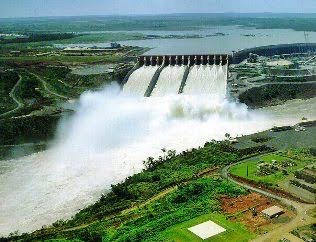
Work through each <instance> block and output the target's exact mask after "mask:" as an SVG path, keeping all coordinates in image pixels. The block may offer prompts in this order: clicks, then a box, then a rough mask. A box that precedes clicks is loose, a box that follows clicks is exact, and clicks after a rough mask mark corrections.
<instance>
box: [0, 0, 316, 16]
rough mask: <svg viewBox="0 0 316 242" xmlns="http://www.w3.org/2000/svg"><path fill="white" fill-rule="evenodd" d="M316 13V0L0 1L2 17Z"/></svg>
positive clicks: (0, 14)
mask: <svg viewBox="0 0 316 242" xmlns="http://www.w3.org/2000/svg"><path fill="white" fill-rule="evenodd" d="M223 12H241V13H258V12H276V13H316V0H0V17H1V18H7V17H40V16H79V15H119V14H120V15H126V14H169V13H223Z"/></svg>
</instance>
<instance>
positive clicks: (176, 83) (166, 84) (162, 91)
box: [151, 65, 187, 96]
mask: <svg viewBox="0 0 316 242" xmlns="http://www.w3.org/2000/svg"><path fill="white" fill-rule="evenodd" d="M186 68H187V66H177V65H176V66H171V65H169V66H167V67H165V68H164V69H163V70H162V71H161V73H160V76H159V78H158V81H157V84H156V86H155V88H154V90H153V92H152V93H151V96H164V95H166V94H178V93H179V88H180V86H181V82H182V80H183V76H184V72H185V70H186Z"/></svg>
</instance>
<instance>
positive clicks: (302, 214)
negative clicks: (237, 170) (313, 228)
mask: <svg viewBox="0 0 316 242" xmlns="http://www.w3.org/2000/svg"><path fill="white" fill-rule="evenodd" d="M242 162H244V161H241V162H238V163H235V164H231V165H228V166H225V167H224V168H222V170H221V176H222V177H223V178H224V179H227V180H229V181H231V182H233V183H235V184H237V185H239V186H242V187H244V188H246V189H249V190H251V191H254V192H257V193H261V194H263V195H264V196H267V197H270V198H273V199H276V200H279V201H280V202H281V203H283V204H285V205H288V206H291V207H293V208H294V209H295V210H296V216H295V218H294V219H292V220H291V221H290V222H289V223H286V224H284V225H281V226H280V227H278V228H276V229H274V230H272V231H270V232H268V233H266V234H264V235H260V236H257V238H255V239H254V240H253V242H274V241H275V242H278V241H280V240H281V239H283V238H287V239H289V240H290V239H291V240H290V241H294V240H293V235H292V234H291V233H290V232H291V231H292V230H294V229H295V228H297V227H301V226H304V225H308V224H312V223H314V222H315V218H313V217H312V216H311V215H310V214H309V211H311V210H312V209H315V208H316V205H315V204H306V203H300V202H296V201H292V200H289V199H287V198H284V197H280V196H278V195H276V194H273V193H270V192H267V191H264V190H261V189H259V188H257V187H252V186H250V185H248V184H244V183H241V182H239V181H237V180H235V179H233V178H232V177H231V176H230V175H229V169H230V168H231V167H232V166H235V165H237V164H240V163H242ZM295 241H303V240H301V239H299V238H297V237H295Z"/></svg>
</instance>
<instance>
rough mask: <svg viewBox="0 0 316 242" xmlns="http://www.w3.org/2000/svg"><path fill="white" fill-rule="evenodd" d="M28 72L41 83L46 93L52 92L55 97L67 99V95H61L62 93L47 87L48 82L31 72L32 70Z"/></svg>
mask: <svg viewBox="0 0 316 242" xmlns="http://www.w3.org/2000/svg"><path fill="white" fill-rule="evenodd" d="M29 73H30V74H31V75H32V76H34V77H36V78H37V79H38V80H39V81H40V82H41V83H42V84H43V87H44V89H45V90H46V91H47V92H48V93H50V94H52V95H55V96H57V97H60V98H63V99H68V97H66V96H63V95H60V94H58V93H56V92H54V91H53V90H51V89H50V88H49V87H48V85H49V84H48V83H47V82H46V81H45V80H44V79H43V78H42V77H40V76H38V75H36V74H35V73H33V72H29Z"/></svg>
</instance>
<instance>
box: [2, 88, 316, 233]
mask: <svg viewBox="0 0 316 242" xmlns="http://www.w3.org/2000/svg"><path fill="white" fill-rule="evenodd" d="M118 89H119V88H118V87H116V86H115V87H113V86H112V87H107V88H106V89H104V90H103V91H99V92H87V93H85V94H83V95H82V97H81V98H80V101H79V103H78V105H77V108H76V110H75V113H74V115H73V116H72V117H71V118H70V119H69V120H64V121H63V122H61V124H60V127H59V129H58V134H57V136H56V139H55V142H54V145H52V147H51V148H50V149H49V150H47V151H45V152H41V153H37V154H33V155H31V156H27V157H24V158H21V159H17V160H9V161H4V162H1V166H4V167H7V169H5V172H3V173H0V184H1V187H0V197H1V200H0V234H3V235H7V234H8V233H10V232H12V231H15V230H19V231H20V232H25V231H30V230H34V229H38V228H40V227H41V226H43V225H46V224H50V223H52V222H54V221H56V220H58V219H64V218H69V217H71V216H72V215H73V214H75V213H76V212H77V211H78V209H81V208H83V207H85V206H87V205H88V204H91V203H93V202H94V201H96V200H97V199H98V198H99V197H100V195H101V193H104V192H106V191H108V189H110V185H111V184H115V183H117V182H120V181H122V180H124V179H125V178H126V177H127V176H129V175H132V174H133V173H135V172H139V171H141V169H142V168H143V164H142V161H143V160H145V159H146V158H147V157H149V156H154V157H158V156H159V155H161V148H166V149H175V150H177V151H182V150H185V149H188V148H192V147H198V146H200V145H203V144H204V143H205V142H206V141H209V140H212V139H217V140H221V139H223V138H224V136H225V133H230V134H231V135H232V136H237V135H245V134H251V133H255V132H258V131H262V130H265V129H268V128H270V127H272V126H273V125H278V124H280V123H282V124H293V123H295V122H298V121H299V120H300V119H301V118H302V116H306V117H307V118H313V117H314V118H315V114H311V115H314V116H313V117H310V115H309V114H306V113H305V112H304V114H302V109H301V107H302V105H301V106H298V108H296V109H295V107H296V106H295V107H294V108H291V107H290V106H288V107H287V108H288V109H289V110H291V114H286V119H284V117H283V116H279V115H280V113H277V115H276V116H274V115H273V114H271V112H269V110H268V109H266V110H264V111H260V112H259V111H249V110H247V107H246V106H245V105H243V104H238V103H232V102H229V101H227V100H225V99H217V98H214V97H212V96H210V95H197V96H195V95H185V94H182V95H166V96H164V97H150V98H145V97H139V96H137V97H133V96H130V95H122V94H119V90H118ZM303 106H304V105H303ZM314 106H315V105H314ZM314 106H313V107H312V108H311V109H310V110H313V109H314V108H315V107H314ZM278 110H279V109H278ZM280 110H282V108H280ZM314 110H315V109H314ZM1 166H0V169H1ZM8 167H9V168H8Z"/></svg>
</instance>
